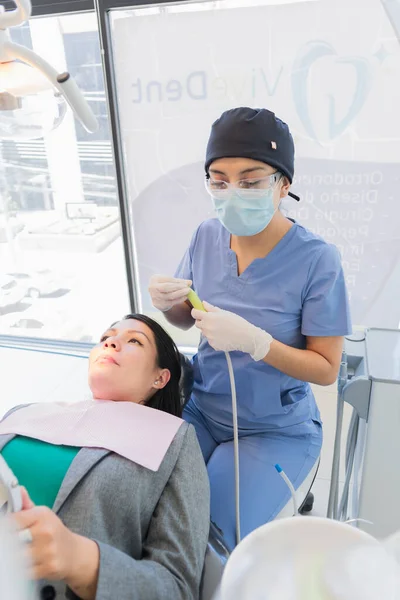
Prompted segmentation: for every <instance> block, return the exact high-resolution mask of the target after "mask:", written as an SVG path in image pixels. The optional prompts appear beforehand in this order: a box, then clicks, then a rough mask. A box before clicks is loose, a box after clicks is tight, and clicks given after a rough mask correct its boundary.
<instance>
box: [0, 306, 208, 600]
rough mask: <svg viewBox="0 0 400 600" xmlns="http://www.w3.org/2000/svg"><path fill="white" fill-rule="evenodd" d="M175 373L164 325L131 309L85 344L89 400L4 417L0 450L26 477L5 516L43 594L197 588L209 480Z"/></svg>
mask: <svg viewBox="0 0 400 600" xmlns="http://www.w3.org/2000/svg"><path fill="white" fill-rule="evenodd" d="M180 379H181V362H180V355H179V352H178V350H177V348H176V346H175V344H174V342H173V341H172V339H171V338H170V337H169V335H168V334H167V333H166V332H165V331H164V330H163V329H162V327H161V326H160V325H158V324H157V323H156V322H155V321H153V320H151V319H149V318H148V317H145V316H143V315H128V316H127V317H125V318H124V319H122V320H121V321H120V322H118V323H115V324H114V325H113V326H112V327H111V328H110V329H109V330H107V331H106V332H105V333H104V335H103V337H102V338H101V341H100V343H99V344H98V345H97V346H96V347H94V348H93V350H92V351H91V354H90V358H89V386H90V389H91V392H92V394H93V399H92V400H90V401H85V402H78V403H73V404H65V403H51V404H47V403H46V404H45V403H39V404H30V405H27V406H22V407H17V408H16V409H13V410H12V411H10V413H8V415H6V417H5V418H4V419H3V421H2V422H1V423H0V453H1V454H2V456H3V458H4V459H5V460H6V461H7V463H8V465H9V467H10V468H11V469H12V470H13V471H14V474H15V475H16V477H17V478H18V479H19V483H20V485H21V486H24V489H23V510H22V511H20V512H18V513H15V514H14V515H12V516H11V518H12V519H13V521H14V523H15V525H16V527H17V529H18V530H19V535H20V537H21V538H22V539H23V540H24V541H25V542H26V543H25V544H24V547H25V548H26V552H27V556H28V559H29V561H30V564H31V578H32V579H34V580H37V581H38V586H39V589H40V594H39V597H41V598H45V599H48V600H50V599H53V598H57V599H60V598H61V599H77V598H80V599H82V600H91V599H95V600H111V599H112V600H195V599H197V598H198V597H199V588H200V581H201V575H202V570H203V565H204V556H205V551H206V546H207V540H208V533H209V525H210V517H209V504H210V500H209V484H208V477H207V473H206V470H205V466H204V461H203V458H202V454H201V452H200V448H199V445H198V442H197V438H196V434H195V431H194V429H193V427H192V425H188V424H186V423H184V422H183V421H182V420H181V419H180V417H181V412H182V401H181V393H180Z"/></svg>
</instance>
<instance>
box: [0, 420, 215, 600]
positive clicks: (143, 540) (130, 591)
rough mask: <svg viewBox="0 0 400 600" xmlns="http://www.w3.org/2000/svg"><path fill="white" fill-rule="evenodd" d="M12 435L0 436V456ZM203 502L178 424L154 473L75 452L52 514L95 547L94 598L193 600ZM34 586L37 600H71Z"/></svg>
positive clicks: (197, 462)
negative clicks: (39, 599)
mask: <svg viewBox="0 0 400 600" xmlns="http://www.w3.org/2000/svg"><path fill="white" fill-rule="evenodd" d="M13 437H14V436H12V435H0V451H1V450H2V449H3V447H4V446H5V444H6V443H7V442H8V441H10V440H11V439H12V438H13ZM209 505H210V501H209V483H208V477H207V471H206V468H205V465H204V460H203V457H202V454H201V451H200V447H199V444H198V442H197V437H196V433H195V430H194V428H193V426H192V425H188V424H187V423H183V424H182V426H181V427H180V429H179V431H178V433H177V434H176V436H175V439H174V440H173V442H172V444H171V446H170V448H169V449H168V452H167V454H166V456H165V458H164V460H163V462H162V464H161V466H160V468H159V470H158V471H157V472H156V473H155V472H153V471H150V470H148V469H146V468H144V467H141V466H139V465H137V464H135V463H132V462H131V461H129V460H127V459H126V458H122V457H121V456H119V455H117V454H114V453H112V452H108V451H107V450H98V449H89V448H83V449H82V450H80V451H79V453H78V454H77V456H76V457H75V459H74V460H73V462H72V464H71V466H70V468H69V470H68V472H67V474H66V476H65V478H64V481H63V483H62V486H61V488H60V491H59V493H58V496H57V498H56V500H55V503H54V506H53V510H54V512H56V513H57V514H58V516H59V517H60V519H61V520H62V521H63V523H64V524H65V525H66V526H67V527H69V529H71V530H72V531H74V532H75V533H78V534H80V535H83V536H86V537H88V538H91V539H93V540H95V541H96V542H97V543H98V545H99V548H100V570H99V579H98V586H97V594H96V600H197V599H198V597H199V587H200V581H201V575H202V570H203V563H204V556H205V551H206V546H207V540H208V533H209V526H210V514H209ZM49 586H52V587H53V588H54V589H53V590H52V589H51V587H49ZM40 588H41V593H40V596H41V597H42V598H52V597H53V598H57V600H60V599H76V598H77V596H76V595H75V594H74V593H72V591H71V590H70V589H68V588H67V587H66V586H65V584H64V583H63V582H48V581H41V582H40ZM54 591H56V596H54Z"/></svg>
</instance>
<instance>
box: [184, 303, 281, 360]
mask: <svg viewBox="0 0 400 600" xmlns="http://www.w3.org/2000/svg"><path fill="white" fill-rule="evenodd" d="M203 306H204V308H205V309H206V312H203V311H201V310H196V309H193V310H192V317H193V319H195V321H196V323H195V325H196V327H197V328H198V329H200V331H201V332H202V334H203V335H204V337H205V338H207V341H208V343H209V344H210V346H211V347H212V348H214V350H217V351H221V352H232V351H235V350H236V351H239V352H245V353H247V354H250V356H251V357H252V359H253V360H255V361H259V360H262V359H263V358H265V357H266V356H267V354H268V352H269V349H270V346H271V342H272V341H273V338H272V336H270V334H269V333H267V332H266V331H263V330H262V329H260V328H259V327H256V326H255V325H253V324H252V323H249V322H248V321H246V319H243V317H240V316H239V315H236V314H235V313H232V312H229V311H227V310H221V309H220V308H216V307H215V306H212V304H209V303H208V302H203Z"/></svg>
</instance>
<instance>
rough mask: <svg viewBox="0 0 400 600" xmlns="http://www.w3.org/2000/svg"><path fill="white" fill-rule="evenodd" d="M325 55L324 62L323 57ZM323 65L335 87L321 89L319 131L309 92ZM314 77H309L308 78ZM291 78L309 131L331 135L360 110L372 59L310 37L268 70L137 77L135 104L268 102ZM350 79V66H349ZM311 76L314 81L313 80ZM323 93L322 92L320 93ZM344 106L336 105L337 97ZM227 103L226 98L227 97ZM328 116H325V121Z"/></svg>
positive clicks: (368, 85) (313, 134)
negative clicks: (346, 53)
mask: <svg viewBox="0 0 400 600" xmlns="http://www.w3.org/2000/svg"><path fill="white" fill-rule="evenodd" d="M324 61H325V62H324ZM321 66H322V67H323V68H324V69H326V70H328V72H329V73H332V78H333V79H334V81H336V82H337V88H336V89H335V90H334V93H332V92H331V90H329V91H328V90H326V92H325V90H324V89H322V90H321V89H319V93H320V100H319V102H321V103H323V104H324V105H325V106H323V107H322V111H321V112H324V114H325V115H327V117H326V116H324V128H323V129H324V132H323V135H322V134H321V132H319V131H318V128H317V127H316V126H315V112H314V111H313V110H312V109H311V108H310V104H311V102H310V99H311V94H313V92H314V90H315V86H316V85H317V86H318V82H317V83H316V81H315V79H316V78H315V77H314V78H313V75H314V74H315V70H316V69H318V68H321ZM344 68H345V69H347V70H348V69H350V70H351V79H352V82H353V83H352V84H351V85H348V86H345V85H341V72H340V70H341V69H344ZM312 78H313V79H312ZM288 79H289V82H290V88H291V95H292V101H293V104H294V108H295V110H296V112H297V114H298V117H299V119H300V121H301V123H302V125H303V127H304V130H305V132H306V133H307V135H308V136H309V137H310V138H311V139H313V140H316V141H322V139H324V140H325V141H327V140H334V139H335V138H337V137H338V136H340V135H341V134H342V133H343V132H344V131H345V130H346V129H347V127H348V126H349V125H350V124H351V122H352V121H353V120H354V118H355V117H356V116H357V115H358V114H359V113H360V111H361V110H362V108H363V107H364V105H365V102H366V100H367V98H368V95H369V92H370V90H371V87H372V83H373V71H372V66H371V62H370V61H369V60H368V59H367V58H365V57H359V56H347V57H346V56H345V57H343V56H339V55H338V54H337V52H336V50H335V48H334V47H333V46H332V45H331V44H329V43H328V42H325V41H313V42H309V43H307V44H306V45H305V46H303V47H302V48H301V49H300V50H299V52H298V53H297V56H296V57H295V60H294V62H293V63H292V64H291V65H283V66H282V65H281V66H280V67H278V68H277V69H275V70H274V75H273V76H271V75H268V74H267V72H266V70H264V69H263V68H261V67H258V68H253V69H249V70H248V72H244V73H241V74H239V75H238V73H237V72H235V70H234V69H233V68H232V72H231V74H227V75H225V76H220V77H216V76H214V75H211V74H210V73H209V72H207V71H205V70H204V71H202V70H198V71H192V72H190V73H188V74H187V75H186V76H185V77H184V78H180V79H169V80H155V79H153V80H145V79H143V78H137V79H136V81H134V82H133V83H132V102H133V104H153V105H154V104H160V103H166V102H167V103H168V102H171V103H179V102H188V101H189V102H195V103H201V102H210V103H213V102H215V103H221V101H224V100H225V101H229V104H230V105H232V106H233V105H240V104H253V105H254V104H255V103H257V104H258V105H263V106H268V98H269V97H272V96H275V94H276V93H277V91H279V89H280V86H281V85H282V84H284V83H285V84H286V87H287V80H288ZM347 80H348V71H347ZM311 81H312V85H310V84H311ZM321 93H322V95H321ZM339 98H340V100H341V101H342V104H343V100H344V104H345V106H346V108H345V109H343V106H340V108H339V107H338V104H339V102H338V99H339ZM225 103H226V102H225ZM326 121H327V122H326Z"/></svg>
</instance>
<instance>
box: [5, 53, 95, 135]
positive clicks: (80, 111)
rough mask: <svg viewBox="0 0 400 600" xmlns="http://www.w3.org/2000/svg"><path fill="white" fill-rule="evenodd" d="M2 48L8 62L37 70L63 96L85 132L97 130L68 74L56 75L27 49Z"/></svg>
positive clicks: (46, 64)
mask: <svg viewBox="0 0 400 600" xmlns="http://www.w3.org/2000/svg"><path fill="white" fill-rule="evenodd" d="M3 48H4V51H5V53H6V57H8V59H9V60H10V61H12V60H15V59H19V60H21V61H23V62H24V63H26V64H27V65H29V66H31V67H32V68H36V69H38V71H40V72H41V73H42V74H43V75H44V76H45V77H46V78H47V79H48V80H49V81H50V83H51V84H52V85H53V86H54V87H55V88H57V89H58V91H59V92H60V94H61V95H62V96H64V98H65V99H66V101H67V102H68V104H69V106H70V107H71V110H72V111H73V113H74V114H75V115H76V116H77V117H78V119H79V120H80V122H81V123H82V125H83V127H85V129H86V130H87V131H89V132H90V133H93V132H95V131H96V130H97V129H98V122H97V119H96V117H95V116H94V114H93V112H92V110H91V108H90V106H89V104H88V103H87V101H86V100H85V98H84V97H83V95H82V94H81V92H80V90H79V88H78V86H77V85H76V82H75V80H74V79H73V78H72V77H71V76H70V74H69V73H57V71H56V70H55V69H54V68H53V67H52V66H51V65H50V64H49V63H48V62H46V61H45V60H44V59H43V58H41V57H40V56H38V55H37V54H35V52H32V50H29V48H24V47H23V46H20V45H19V44H14V43H13V42H5V44H4V46H3Z"/></svg>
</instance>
